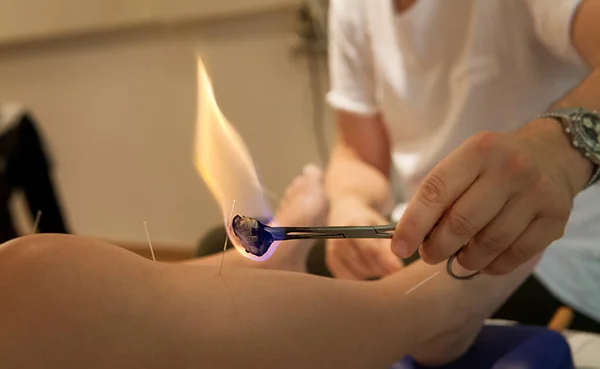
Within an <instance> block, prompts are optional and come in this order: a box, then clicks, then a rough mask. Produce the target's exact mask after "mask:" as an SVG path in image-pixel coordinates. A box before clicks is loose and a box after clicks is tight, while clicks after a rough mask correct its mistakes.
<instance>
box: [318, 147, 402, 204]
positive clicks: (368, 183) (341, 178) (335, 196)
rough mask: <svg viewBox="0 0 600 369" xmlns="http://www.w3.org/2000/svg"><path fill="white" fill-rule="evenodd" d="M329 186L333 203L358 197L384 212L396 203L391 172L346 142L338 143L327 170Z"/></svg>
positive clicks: (327, 185)
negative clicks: (363, 155)
mask: <svg viewBox="0 0 600 369" xmlns="http://www.w3.org/2000/svg"><path fill="white" fill-rule="evenodd" d="M325 179H326V181H325V184H326V188H327V193H328V195H329V198H330V200H331V202H332V203H334V204H335V202H336V201H339V200H343V199H345V198H348V197H352V198H358V199H360V200H362V201H364V202H366V203H368V204H369V205H370V206H371V207H373V208H374V209H377V210H378V211H379V212H381V213H385V212H387V211H389V210H390V207H391V206H392V203H393V198H392V192H391V188H390V182H389V178H388V172H387V171H386V172H383V171H381V170H379V169H378V168H376V167H375V166H373V165H371V164H369V163H367V162H365V161H364V160H363V159H361V158H360V157H359V155H358V154H357V153H356V152H354V151H353V150H352V149H351V148H350V147H348V146H347V145H345V144H344V143H343V142H337V143H336V145H335V146H334V148H333V150H332V153H331V158H330V162H329V168H328V170H327V174H326V178H325Z"/></svg>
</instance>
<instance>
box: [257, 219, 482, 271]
mask: <svg viewBox="0 0 600 369" xmlns="http://www.w3.org/2000/svg"><path fill="white" fill-rule="evenodd" d="M268 228H269V230H268V231H269V233H270V234H271V236H272V237H273V241H284V240H298V239H338V238H387V239H391V238H392V235H393V234H392V233H390V232H392V231H394V229H396V225H395V224H387V225H381V226H333V227H268ZM463 247H464V246H463ZM461 250H462V248H460V249H459V250H458V251H456V252H455V253H454V254H453V255H452V256H450V258H448V261H447V262H446V272H447V273H448V275H449V276H450V277H452V278H454V279H456V280H460V281H464V280H469V279H473V278H474V277H475V276H477V275H478V274H479V272H478V271H477V272H474V273H472V274H469V275H465V276H461V275H457V274H456V273H454V271H453V270H452V264H453V263H454V260H455V259H456V257H457V256H458V254H459V253H460V251H461Z"/></svg>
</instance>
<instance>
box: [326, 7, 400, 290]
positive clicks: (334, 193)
mask: <svg viewBox="0 0 600 369" xmlns="http://www.w3.org/2000/svg"><path fill="white" fill-rule="evenodd" d="M330 4H331V5H330V6H331V8H330V15H329V26H330V30H329V34H330V40H329V71H330V77H331V90H330V91H329V93H328V94H327V100H328V101H329V103H330V105H331V106H332V107H333V108H334V110H335V111H336V128H337V140H336V143H335V145H334V148H333V150H332V152H331V157H330V163H329V168H328V171H327V174H326V187H327V193H328V195H329V198H330V202H331V208H330V212H329V219H328V220H329V224H330V225H379V224H385V223H388V220H387V219H386V218H385V216H384V215H383V214H386V213H387V212H389V211H390V210H391V208H392V205H393V201H392V200H393V198H392V196H391V191H390V183H389V179H388V176H389V169H390V162H391V160H390V142H389V136H388V132H387V130H386V127H385V125H384V123H383V121H382V118H381V116H380V115H379V114H378V113H377V106H376V105H377V104H376V101H375V89H374V78H373V75H374V73H373V65H372V60H371V58H372V56H371V50H370V46H369V43H370V42H369V35H368V34H367V30H366V28H365V27H364V25H363V22H364V20H363V19H362V18H363V14H364V12H363V7H364V6H367V5H366V3H365V2H364V1H360V0H334V1H331V3H330ZM325 251H326V253H325V261H326V264H327V266H328V268H329V270H330V271H331V273H332V274H333V275H334V276H335V277H338V278H345V279H366V278H371V277H381V276H385V275H388V274H390V273H392V272H394V271H396V270H398V269H399V268H401V267H402V264H401V263H400V261H399V260H398V258H397V257H396V256H395V255H394V254H393V253H392V252H391V250H390V247H389V241H386V240H383V241H382V240H331V241H328V242H327V247H326V249H325Z"/></svg>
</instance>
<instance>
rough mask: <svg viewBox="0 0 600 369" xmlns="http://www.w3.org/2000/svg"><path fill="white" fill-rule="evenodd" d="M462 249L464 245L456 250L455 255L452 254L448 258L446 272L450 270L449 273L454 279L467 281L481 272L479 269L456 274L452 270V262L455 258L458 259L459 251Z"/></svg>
mask: <svg viewBox="0 0 600 369" xmlns="http://www.w3.org/2000/svg"><path fill="white" fill-rule="evenodd" d="M461 250H462V247H461V248H460V249H458V251H456V252H455V253H454V255H452V256H450V258H448V261H447V262H446V272H448V275H449V276H450V277H452V278H454V279H457V280H459V281H466V280H469V279H473V278H475V276H476V275H478V274H479V271H477V272H475V273H473V274H469V275H463V276H461V275H456V274H454V272H453V271H452V263H453V262H454V259H456V257H457V256H458V253H459V252H460V251H461Z"/></svg>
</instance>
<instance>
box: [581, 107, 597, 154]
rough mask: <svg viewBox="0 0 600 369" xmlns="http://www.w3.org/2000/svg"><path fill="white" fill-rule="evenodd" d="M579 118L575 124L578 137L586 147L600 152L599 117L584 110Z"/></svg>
mask: <svg viewBox="0 0 600 369" xmlns="http://www.w3.org/2000/svg"><path fill="white" fill-rule="evenodd" d="M580 119H581V120H580V121H579V122H578V124H577V125H578V126H579V127H577V128H578V129H577V130H578V131H579V135H580V138H581V139H582V140H583V141H585V143H586V144H587V145H586V146H587V147H589V148H594V149H593V151H595V152H600V145H599V143H600V117H598V115H597V114H595V113H591V112H585V113H583V114H581V116H580Z"/></svg>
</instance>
